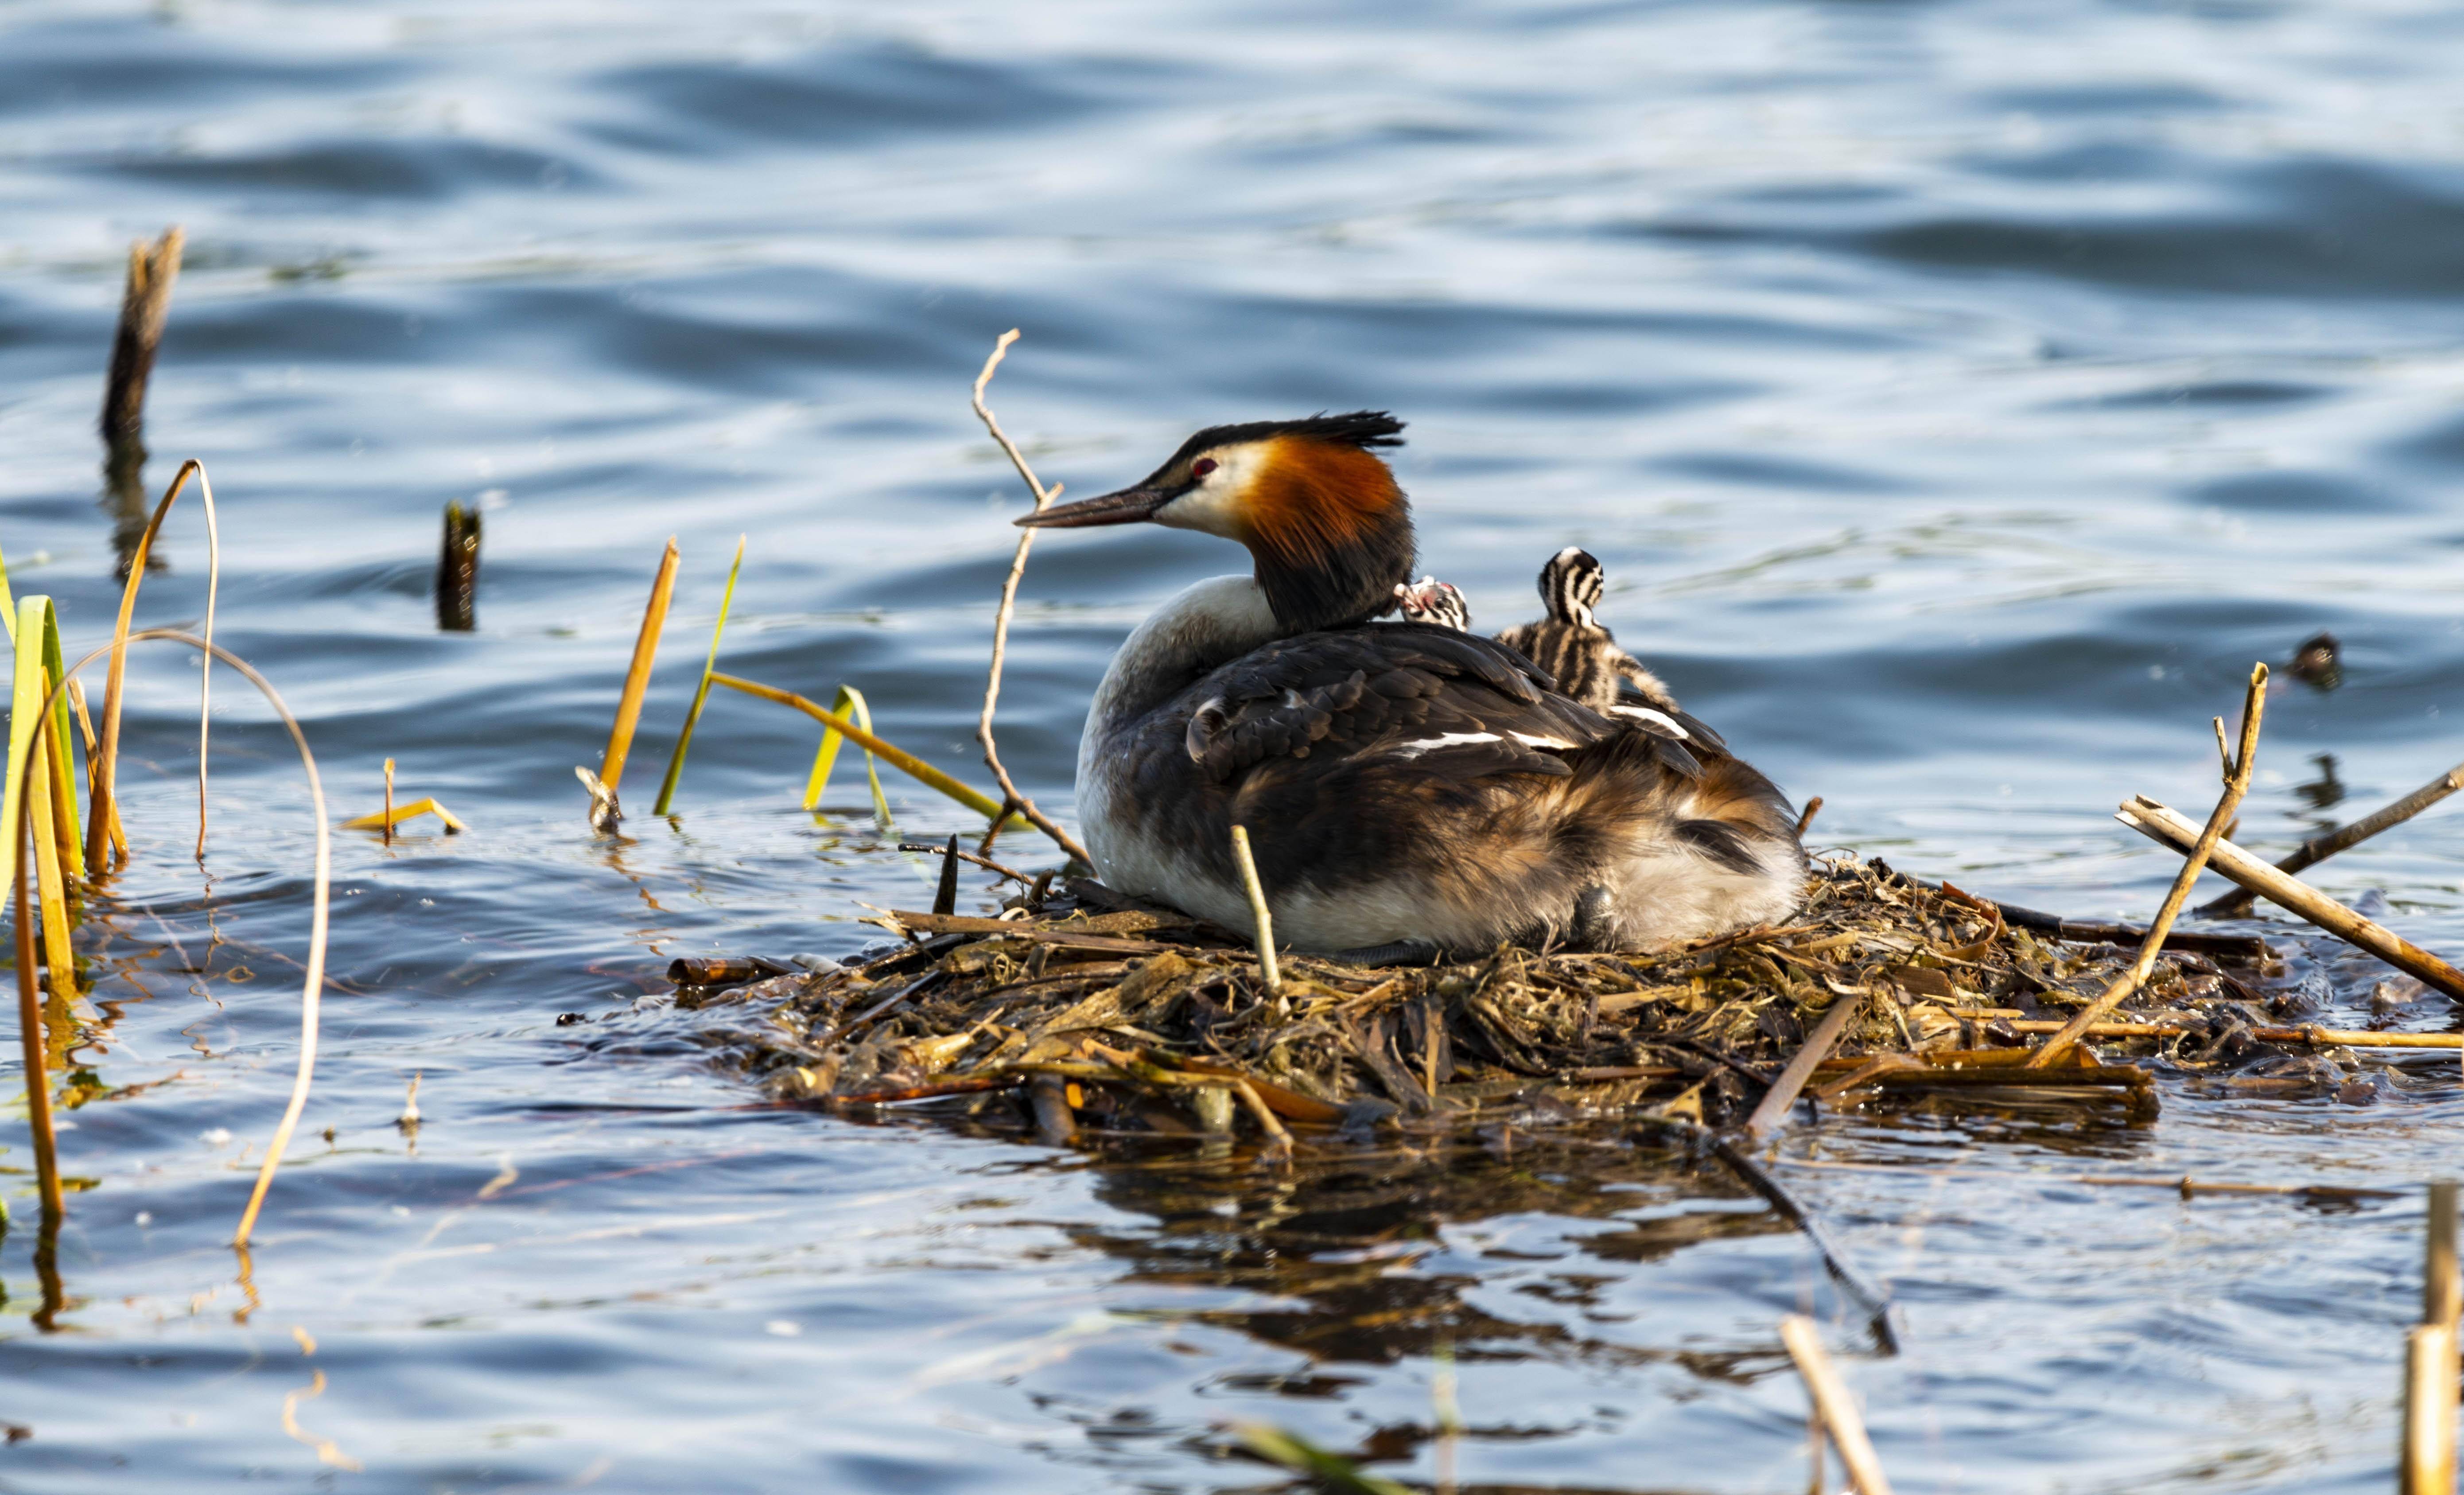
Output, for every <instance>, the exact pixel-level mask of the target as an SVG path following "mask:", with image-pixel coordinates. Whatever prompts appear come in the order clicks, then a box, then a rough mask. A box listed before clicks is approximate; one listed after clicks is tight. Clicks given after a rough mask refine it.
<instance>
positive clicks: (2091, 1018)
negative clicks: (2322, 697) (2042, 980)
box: [2028, 664, 2267, 1069]
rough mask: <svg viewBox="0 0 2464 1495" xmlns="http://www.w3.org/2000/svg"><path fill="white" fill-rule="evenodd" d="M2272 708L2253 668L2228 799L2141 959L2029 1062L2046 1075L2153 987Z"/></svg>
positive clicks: (2261, 668)
mask: <svg viewBox="0 0 2464 1495" xmlns="http://www.w3.org/2000/svg"><path fill="white" fill-rule="evenodd" d="M2266 707H2267V666H2265V665H2263V664H2258V665H2253V666H2251V667H2250V690H2249V693H2247V694H2246V695H2244V696H2243V698H2242V708H2241V742H2240V744H2239V746H2238V747H2237V748H2236V750H2235V751H2234V753H2233V757H2232V758H2228V759H2226V761H2225V764H2224V776H2225V788H2224V793H2223V794H2222V795H2220V796H2218V797H2217V800H2216V807H2215V809H2214V810H2213V811H2211V813H2210V814H2209V816H2208V824H2207V826H2206V828H2205V829H2203V830H2201V831H2200V832H2199V837H2198V840H2197V842H2196V843H2195V844H2193V845H2192V846H2191V847H2190V849H2189V855H2188V857H2187V858H2186V859H2185V860H2184V861H2183V863H2182V869H2181V870H2180V871H2179V872H2177V873H2175V874H2174V877H2173V886H2172V887H2171V888H2170V889H2169V890H2167V892H2166V894H2165V903H2164V906H2163V907H2161V908H2159V909H2158V910H2157V911H2156V917H2155V918H2154V919H2152V920H2150V921H2149V922H2148V925H2147V937H2146V938H2145V940H2143V941H2142V942H2141V943H2140V946H2139V958H2138V959H2136V960H2133V961H2131V962H2130V969H2129V970H2127V971H2124V972H2123V973H2122V975H2121V976H2120V977H2118V978H2115V980H2114V981H2113V983H2112V984H2111V985H2109V986H2107V987H2106V988H2105V989H2104V992H2103V995H2101V996H2100V997H2098V998H2097V1000H2094V1001H2092V1002H2089V1003H2088V1004H2087V1005H2086V1006H2085V1007H2082V1008H2080V1009H2079V1011H2078V1012H2077V1013H2076V1014H2074V1015H2073V1016H2072V1018H2071V1020H2070V1022H2067V1023H2065V1024H2064V1025H2063V1027H2062V1030H2061V1031H2060V1032H2058V1033H2057V1034H2055V1035H2054V1036H2053V1037H2052V1038H2049V1039H2047V1040H2045V1046H2044V1047H2042V1048H2040V1049H2038V1050H2036V1057H2035V1058H2034V1059H2031V1060H2029V1061H2028V1064H2029V1066H2031V1067H2033V1068H2039V1069H2041V1068H2044V1067H2046V1066H2050V1065H2053V1064H2056V1063H2057V1062H2058V1061H2059V1060H2060V1059H2061V1057H2062V1056H2063V1055H2064V1054H2067V1053H2069V1052H2070V1049H2071V1045H2072V1044H2076V1043H2078V1042H2079V1035H2080V1034H2082V1033H2084V1032H2086V1031H2087V1026H2088V1024H2089V1023H2091V1022H2097V1021H2098V1020H2100V1019H2101V1018H2102V1017H2103V1016H2104V1015H2105V1014H2106V1013H2109V1012H2111V1011H2112V1010H2113V1009H2114V1008H2116V1007H2118V1006H2120V1005H2122V1000H2123V998H2125V997H2128V996H2129V995H2130V994H2131V993H2132V992H2135V991H2137V990H2139V988H2140V987H2142V986H2144V985H2145V984H2146V983H2147V978H2148V976H2149V974H2150V973H2152V972H2153V971H2154V970H2155V969H2156V956H2158V955H2159V954H2160V953H2161V952H2162V951H2163V950H2164V948H2165V935H2166V934H2167V932H2169V931H2170V930H2171V929H2172V927H2173V920H2174V918H2175V917H2176V916H2177V915H2178V914H2180V913H2181V912H2182V905H2183V904H2185V903H2187V902H2189V897H2190V889H2191V887H2192V886H2193V885H2195V884H2196V883H2197V882H2198V880H2199V873H2200V872H2202V871H2203V870H2205V869H2206V868H2207V865H2208V858H2209V856H2210V855H2211V853H2212V852H2213V851H2214V850H2215V847H2216V844H2217V843H2218V842H2220V841H2222V840H2223V839H2224V835H2225V827H2226V826H2228V825H2230V824H2233V812H2234V811H2236V810H2238V809H2239V808H2241V801H2242V796H2243V795H2245V794H2248V793H2249V792H2250V779H2251V774H2252V773H2253V772H2254V771H2255V769H2256V768H2257V766H2258V762H2257V759H2258V721H2259V717H2260V715H2262V714H2263V713H2264V712H2265V710H2266ZM2215 728H2216V751H2217V753H2218V755H2219V756H2221V755H2222V754H2223V751H2224V740H2225V724H2224V718H2223V717H2221V716H2219V717H2217V718H2215Z"/></svg>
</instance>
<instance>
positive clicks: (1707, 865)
mask: <svg viewBox="0 0 2464 1495" xmlns="http://www.w3.org/2000/svg"><path fill="white" fill-rule="evenodd" d="M1401 430H1402V423H1401V422H1399V421H1397V420H1396V419H1394V418H1393V417H1392V416H1389V415H1387V414H1385V413H1383V412H1381V411H1367V410H1364V411H1359V412H1356V413H1353V414H1350V415H1335V416H1327V415H1318V416H1312V417H1310V418H1309V419H1306V420H1297V421H1265V422H1257V423H1253V424H1249V425H1242V426H1217V427H1210V428H1208V429H1205V430H1201V431H1199V433H1198V434H1196V435H1194V436H1192V437H1190V438H1189V440H1188V441H1186V442H1184V443H1182V444H1181V447H1180V450H1179V451H1176V452H1174V453H1173V455H1172V457H1171V458H1170V460H1168V461H1166V462H1165V463H1164V464H1163V465H1162V466H1161V467H1159V468H1157V469H1155V472H1154V473H1150V474H1148V476H1147V477H1146V478H1145V479H1143V480H1142V481H1140V482H1138V483H1137V484H1135V485H1133V486H1132V487H1130V488H1125V489H1122V490H1121V491H1119V492H1118V493H1112V494H1106V495H1103V496H1101V497H1096V498H1088V499H1083V500H1080V501H1078V502H1076V503H1068V504H1062V505H1059V506H1056V507H1054V508H1051V509H1047V510H1045V511H1044V512H1043V513H1041V514H1037V515H1031V516H1028V517H1024V518H1022V519H1020V520H1019V521H1018V522H1019V523H1020V524H1022V525H1025V526H1029V527H1035V528H1048V529H1067V528H1079V527H1085V526H1092V525H1100V524H1126V523H1133V522H1138V521H1147V522H1152V523H1157V524H1165V525H1170V526H1173V527H1175V528H1180V529H1193V530H1200V531H1203V532H1205V533H1207V534H1211V535H1218V536H1221V537H1222V538H1224V539H1234V540H1238V541H1240V542H1241V543H1242V544H1243V546H1245V547H1246V548H1247V549H1248V551H1249V555H1250V559H1251V561H1252V564H1253V570H1252V573H1251V574H1250V575H1247V576H1225V577H1217V578H1214V579H1212V580H1210V581H1205V582H1200V583H1198V584H1196V585H1195V586H1192V587H1190V588H1189V589H1188V590H1186V591H1184V592H1182V593H1181V594H1180V595H1179V596H1178V597H1176V598H1174V599H1173V600H1172V601H1171V602H1169V603H1167V604H1165V605H1164V606H1163V607H1162V608H1161V609H1159V610H1158V611H1157V612H1156V613H1155V615H1154V616H1152V617H1150V618H1149V619H1147V621H1146V622H1145V623H1143V624H1141V625H1140V626H1139V627H1138V628H1137V629H1136V631H1134V632H1133V633H1132V634H1131V635H1130V638H1129V640H1128V642H1127V643H1125V644H1123V645H1122V646H1121V650H1120V652H1119V653H1118V654H1117V655H1115V656H1114V657H1113V660H1112V664H1111V669H1110V670H1109V671H1106V673H1105V676H1104V681H1103V684H1102V685H1101V686H1100V687H1099V688H1098V689H1097V691H1096V694H1095V700H1094V703H1093V706H1092V708H1091V710H1090V711H1089V715H1088V720H1087V730H1086V735H1085V736H1084V737H1083V738H1082V739H1081V740H1080V744H1079V754H1078V787H1079V805H1080V810H1081V813H1082V816H1083V818H1084V820H1085V824H1086V833H1087V845H1088V847H1089V850H1090V851H1091V852H1092V854H1093V856H1094V860H1095V868H1096V870H1097V871H1098V872H1099V873H1100V874H1101V875H1102V876H1103V878H1104V880H1105V882H1106V883H1108V884H1110V885H1111V886H1112V887H1114V888H1116V889H1118V890H1121V891H1123V892H1127V893H1131V894H1134V895H1137V896H1142V897H1149V898H1154V899H1157V900H1159V901H1162V902H1165V903H1169V904H1172V905H1175V906H1176V907H1178V908H1181V909H1184V910H1186V911H1188V912H1192V913H1196V914H1199V915H1200V916H1202V917H1205V918H1208V919H1211V920H1214V921H1215V922H1217V923H1220V924H1223V925H1227V926H1229V927H1232V928H1235V929H1248V928H1249V927H1250V915H1249V908H1248V902H1247V899H1246V897H1245V896H1244V894H1243V890H1242V884H1241V880H1240V877H1239V874H1238V872H1237V871H1236V870H1235V868H1234V866H1233V861H1232V854H1231V847H1230V829H1231V827H1232V826H1233V825H1234V824H1243V825H1246V826H1247V827H1248V828H1249V834H1250V838H1251V844H1252V846H1253V848H1254V852H1255V855H1256V858H1257V862H1258V869H1259V873H1260V875H1261V878H1262V880H1263V881H1264V882H1265V887H1266V890H1267V896H1268V900H1269V903H1270V906H1271V909H1272V912H1273V914H1274V923H1275V933H1276V934H1277V935H1278V936H1279V937H1280V938H1282V939H1283V940H1285V941H1286V942H1287V943H1289V944H1291V945H1293V946H1295V947H1297V948H1299V949H1304V950H1331V951H1347V950H1355V951H1356V950H1365V949H1373V948H1374V949H1378V950H1381V951H1382V950H1387V949H1391V948H1393V947H1398V946H1399V947H1409V948H1411V949H1414V950H1417V951H1459V952H1471V951H1485V950H1488V949H1490V948H1493V947H1494V946H1495V945H1496V944H1497V943H1498V942H1499V941H1501V940H1507V939H1517V938H1521V939H1529V940H1540V939H1551V938H1555V939H1565V938H1568V937H1569V936H1572V937H1573V938H1574V939H1577V940H1579V941H1581V942H1583V943H1586V944H1589V945H1592V946H1594V947H1595V948H1636V947H1639V946H1643V945H1649V944H1656V943H1661V942H1663V941H1666V940H1671V939H1685V938H1695V937H1700V936H1703V935H1707V934H1719V933H1722V932H1724V931H1727V930H1730V929H1735V928H1739V927H1742V926H1745V925H1749V924H1753V923H1757V922H1762V921H1766V920H1773V919H1779V918H1784V917H1785V916H1787V915H1788V914H1789V913H1790V912H1792V911H1793V910H1794V908H1795V907H1796V904H1797V902H1798V900H1799V898H1800V897H1801V896H1802V893H1803V888H1804V877H1805V854H1804V852H1803V850H1802V849H1801V848H1800V847H1799V846H1798V845H1797V841H1796V836H1795V832H1794V824H1795V814H1794V811H1793V809H1792V808H1791V807H1790V805H1789V804H1788V802H1787V801H1786V800H1785V799H1784V798H1783V797H1782V796H1781V795H1780V793H1779V791H1778V790H1777V789H1775V788H1773V787H1772V785H1771V781H1770V780H1767V779H1765V778H1764V777H1763V776H1762V775H1760V774H1758V773H1756V772H1754V770H1753V769H1751V768H1750V767H1749V766H1747V765H1746V764H1745V763H1743V762H1740V761H1738V760H1737V759H1736V758H1731V757H1729V756H1728V755H1727V753H1726V752H1725V751H1724V750H1719V749H1718V748H1717V747H1716V744H1717V743H1718V738H1717V737H1716V736H1714V735H1711V734H1709V733H1708V731H1707V729H1705V730H1704V731H1703V732H1702V733H1701V734H1699V735H1698V734H1694V733H1691V732H1689V731H1688V722H1689V721H1690V719H1676V718H1673V717H1671V716H1663V715H1661V714H1660V713H1658V712H1653V713H1651V714H1650V715H1651V716H1653V717H1658V718H1659V719H1657V720H1652V719H1643V718H1641V717H1627V716H1619V715H1605V714H1603V713H1601V712H1599V711H1596V710H1595V709H1593V708H1592V707H1590V706H1588V705H1586V704H1584V703H1583V702H1582V701H1580V700H1577V699H1575V698H1573V696H1571V695H1569V694H1567V693H1564V692H1562V691H1560V690H1558V689H1557V688H1556V686H1555V684H1554V682H1553V681H1552V680H1551V677H1550V676H1549V675H1548V674H1547V673H1545V672H1544V671H1541V670H1539V669H1537V668H1535V667H1534V666H1533V665H1532V663H1531V662H1530V661H1529V660H1528V659H1526V658H1525V657H1524V656H1523V655H1521V654H1519V653H1516V652H1515V651H1514V650H1512V649H1507V648H1504V647H1501V646H1500V645H1498V644H1497V643H1495V642H1493V641H1491V640H1487V639H1483V638H1479V637H1476V636H1474V635H1472V634H1470V633H1467V632H1464V631H1462V630H1459V629H1456V628H1452V627H1444V626H1442V625H1440V624H1437V623H1429V622H1411V621H1406V622H1400V623H1377V622H1372V621H1370V620H1371V619H1373V618H1375V616H1376V615H1378V614H1379V613H1382V612H1386V611H1389V610H1391V609H1393V608H1394V607H1395V606H1396V605H1397V600H1398V598H1397V587H1398V586H1400V587H1404V588H1405V590H1406V591H1409V590H1410V588H1409V587H1408V585H1407V583H1408V579H1409V578H1410V576H1411V574H1412V561H1413V541H1412V522H1411V510H1410V505H1409V502H1408V501H1407V500H1406V499H1405V497H1404V495H1403V491H1402V489H1401V488H1399V487H1398V486H1397V484H1396V482H1395V477H1394V474H1393V473H1392V472H1390V471H1389V470H1388V468H1387V466H1386V464H1385V462H1384V461H1382V460H1381V459H1380V458H1379V456H1378V455H1377V449H1380V448H1385V447H1391V446H1394V445H1397V442H1398V437H1399V433H1400V432H1401ZM1446 590H1447V591H1451V590H1452V588H1446ZM1456 601H1457V602H1458V604H1459V603H1460V597H1459V596H1458V597H1457V599H1456ZM1466 621H1467V619H1466ZM1693 725H1697V726H1699V724H1693ZM1696 745H1699V746H1703V747H1705V749H1706V750H1708V756H1705V755H1704V754H1699V753H1697V752H1696V751H1694V750H1693V749H1694V746H1696Z"/></svg>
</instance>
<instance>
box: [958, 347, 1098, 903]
mask: <svg viewBox="0 0 2464 1495" xmlns="http://www.w3.org/2000/svg"><path fill="white" fill-rule="evenodd" d="M1016 341H1018V329H1017V328H1015V327H1012V328H1011V329H1010V330H1009V331H1007V332H1004V333H1002V334H1001V337H1000V339H999V340H998V341H995V342H994V343H993V351H992V356H991V357H990V358H987V359H985V360H984V366H983V371H982V372H981V373H979V374H978V375H976V391H975V406H976V418H977V419H978V420H980V421H982V422H983V423H984V429H986V430H988V431H990V432H992V438H993V440H995V441H997V442H999V443H1000V444H1001V450H1002V451H1005V452H1008V453H1009V460H1010V465H1011V466H1012V467H1015V468H1017V469H1018V475H1019V477H1020V478H1021V479H1023V481H1024V482H1025V484H1026V487H1027V492H1029V493H1031V494H1033V495H1035V512H1036V513H1038V514H1042V513H1043V512H1044V511H1045V509H1047V508H1049V507H1051V505H1052V500H1053V499H1055V498H1058V497H1060V496H1061V485H1060V484H1059V483H1055V484H1053V485H1052V486H1051V487H1050V488H1046V487H1045V486H1044V484H1043V482H1042V481H1041V480H1039V479H1038V478H1037V477H1036V475H1035V470H1034V469H1033V468H1031V467H1028V466H1027V465H1026V454H1025V453H1024V452H1023V451H1019V450H1018V443H1016V442H1014V441H1012V440H1010V439H1009V434H1008V433H1007V432H1006V431H1004V430H1002V429H1001V422H999V421H997V420H995V419H993V412H992V409H991V407H988V406H986V405H985V404H984V386H985V385H989V384H991V383H992V379H993V370H995V369H997V368H999V367H1000V366H1001V359H1002V358H1003V357H1005V356H1007V354H1008V353H1009V345H1010V344H1011V343H1013V342H1016ZM1034 544H1035V531H1033V530H1022V531H1020V532H1019V537H1018V550H1017V552H1016V553H1015V554H1014V555H1012V556H1011V557H1010V562H1009V575H1008V576H1007V577H1005V578H1003V579H1002V581H1001V608H1000V610H999V611H997V612H995V613H994V614H993V658H992V666H991V668H990V669H989V670H987V671H985V674H984V709H983V712H982V714H981V715H979V716H978V717H977V718H976V740H977V741H978V742H980V743H982V744H983V748H984V766H985V767H987V768H989V769H991V770H992V771H993V780H994V781H995V782H996V783H998V784H1000V785H1001V811H1002V813H1001V815H998V816H996V817H994V819H993V824H992V827H991V828H990V829H988V830H986V831H985V832H984V843H983V845H982V846H978V847H977V848H976V849H977V850H978V851H990V850H991V849H992V848H993V837H995V836H997V835H999V834H1000V833H1001V822H1002V821H1004V820H1006V819H1008V818H1009V817H1008V812H1009V811H1011V810H1016V811H1018V812H1019V813H1020V814H1022V815H1023V816H1025V817H1026V818H1027V820H1028V821H1030V822H1032V823H1033V824H1034V825H1035V828H1036V829H1038V830H1041V831H1043V832H1044V833H1045V835H1047V836H1050V837H1051V838H1052V839H1053V841H1054V842H1055V843H1057V844H1058V845H1059V846H1060V847H1061V849H1062V850H1064V851H1067V853H1069V854H1070V855H1071V856H1073V857H1075V858H1077V859H1078V860H1079V861H1081V862H1083V863H1085V864H1087V865H1088V866H1089V867H1093V866H1094V865H1095V863H1094V858H1092V857H1090V856H1089V855H1088V854H1087V848H1086V847H1085V846H1080V845H1079V844H1078V843H1077V841H1076V840H1075V839H1074V838H1073V837H1071V836H1070V834H1069V832H1067V831H1066V830H1063V829H1062V828H1061V826H1060V825H1059V824H1056V823H1055V822H1054V821H1053V820H1052V818H1051V817H1050V816H1048V815H1046V814H1045V813H1044V812H1043V811H1042V810H1040V809H1037V808H1036V807H1035V802H1034V801H1033V800H1030V799H1028V798H1027V797H1026V796H1025V795H1023V794H1021V793H1020V792H1019V789H1018V785H1017V784H1015V783H1013V782H1011V781H1010V777H1009V770H1008V769H1006V768H1004V767H1002V766H1001V749H1000V748H999V747H998V746H996V745H995V743H994V741H993V709H994V708H995V707H996V706H997V705H999V704H1000V701H1001V664H1002V661H1003V659H1004V658H1005V657H1006V656H1007V654H1008V651H1009V620H1010V614H1011V613H1012V612H1013V611H1015V610H1016V609H1017V607H1018V583H1019V581H1020V579H1021V578H1023V577H1024V576H1025V575H1026V553H1027V551H1028V549H1029V548H1031V547H1032V546H1033V545H1034Z"/></svg>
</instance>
